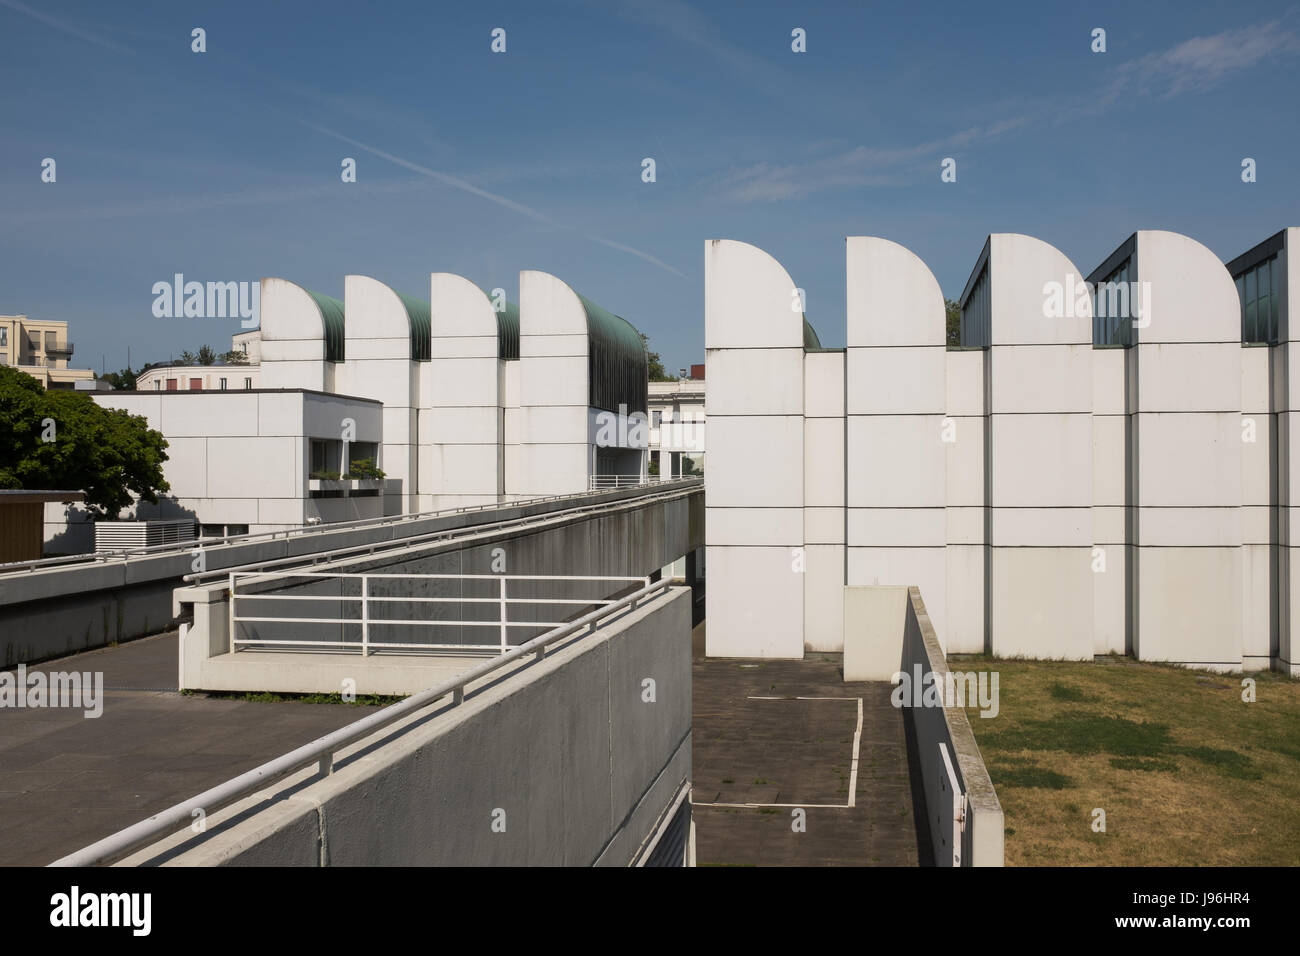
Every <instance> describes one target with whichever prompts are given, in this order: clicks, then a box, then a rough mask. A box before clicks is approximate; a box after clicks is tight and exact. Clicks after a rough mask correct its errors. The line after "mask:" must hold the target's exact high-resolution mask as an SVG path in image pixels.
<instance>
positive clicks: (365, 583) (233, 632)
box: [230, 571, 650, 657]
mask: <svg viewBox="0 0 1300 956" xmlns="http://www.w3.org/2000/svg"><path fill="white" fill-rule="evenodd" d="M277 579H294V580H301V579H306V580H307V581H311V582H321V583H331V582H338V584H339V589H340V590H343V589H344V588H345V587H347V582H354V583H355V585H356V586H357V587H358V588H359V593H358V594H285V593H282V592H265V591H263V592H260V593H253V594H250V593H248V592H247V590H245V591H244V592H243V593H241V592H240V591H239V582H240V581H248V582H251V581H257V582H261V583H267V582H273V581H275V580H277ZM376 581H378V582H383V581H403V582H412V583H414V584H416V585H417V586H418V585H419V584H420V583H421V582H429V583H432V582H435V581H453V582H457V583H466V582H488V581H490V582H493V584H492V586H491V587H490V588H486V589H485V590H491V591H494V592H495V593H494V594H493V595H492V596H491V597H463V596H461V597H428V596H421V595H414V594H411V595H405V594H403V595H392V594H387V595H383V594H375V593H374V592H373V590H372V587H371V582H376ZM511 581H516V582H523V581H527V582H531V583H534V584H545V583H564V584H577V583H586V582H611V583H615V582H616V583H621V584H628V585H630V584H638V585H640V586H641V587H646V586H648V585H649V584H650V579H649V578H648V577H626V576H589V575H547V574H535V575H534V574H343V573H329V572H310V571H235V572H232V573H231V575H230V650H231V652H234V651H236V650H238V649H239V648H240V647H262V648H274V647H293V648H316V649H323V650H329V651H338V650H341V649H349V648H357V649H359V650H360V652H361V655H362V656H363V657H368V656H369V655H370V654H371V652H372V651H376V650H381V651H383V650H403V651H497V652H499V653H501V654H505V653H506V652H507V651H509V650H510V647H511V642H510V629H511V628H520V627H531V628H550V627H561V626H563V625H564V624H565V623H567V622H565V621H537V620H531V621H530V620H510V605H512V604H529V605H568V606H570V607H579V608H583V607H592V606H598V607H605V606H609V605H611V604H617V603H618V600H619V599H617V598H613V599H611V598H605V597H562V598H554V597H512V596H510V595H509V594H508V593H507V587H508V584H509V582H511ZM471 587H472V585H471ZM248 601H315V602H339V603H340V611H342V606H345V605H349V604H352V605H360V611H359V613H360V616H359V617H343V616H339V617H287V616H270V617H266V616H257V615H244V614H239V613H238V612H237V608H236V604H237V603H242V602H248ZM385 604H413V605H425V604H433V605H438V604H458V605H494V610H495V611H496V616H495V617H494V618H492V619H490V620H485V619H479V620H464V619H463V618H464V615H463V614H460V615H457V616H456V617H454V618H433V617H428V618H414V619H412V618H390V617H377V616H375V614H374V613H373V609H374V606H375V605H379V606H381V607H382V606H383V605H385ZM245 623H258V624H272V625H275V624H281V625H294V624H326V625H336V626H342V625H357V626H359V627H360V636H361V639H360V640H327V639H310V638H309V639H299V640H295V639H275V638H264V637H240V636H238V635H239V633H240V629H239V625H240V624H245ZM389 627H417V628H419V627H490V628H494V629H495V630H496V632H497V635H498V639H497V641H496V642H494V643H492V644H469V643H439V642H428V641H375V640H372V639H371V636H370V633H371V629H372V628H381V629H382V628H389ZM244 630H245V631H247V628H245V629H244Z"/></svg>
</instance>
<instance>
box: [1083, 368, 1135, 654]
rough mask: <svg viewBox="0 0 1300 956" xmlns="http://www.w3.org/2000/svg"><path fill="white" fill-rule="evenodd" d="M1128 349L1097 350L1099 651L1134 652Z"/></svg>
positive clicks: (1094, 479)
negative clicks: (1131, 640) (1130, 611)
mask: <svg viewBox="0 0 1300 956" xmlns="http://www.w3.org/2000/svg"><path fill="white" fill-rule="evenodd" d="M1128 352H1129V350H1128V349H1125V348H1122V347H1120V346H1113V347H1100V348H1097V347H1094V348H1093V351H1092V539H1093V547H1094V548H1095V549H1099V550H1095V551H1094V553H1093V578H1092V584H1093V590H1092V598H1093V600H1092V613H1093V624H1092V633H1093V642H1092V649H1093V653H1094V654H1124V653H1129V652H1130V651H1131V648H1130V647H1129V634H1128V610H1127V608H1128V590H1127V586H1126V582H1127V580H1128V562H1129V552H1130V548H1129V545H1128V522H1127V518H1128V504H1129V499H1128V482H1127V480H1126V475H1127V474H1128V424H1129V419H1128V414H1127V408H1128V406H1127V402H1128V388H1127V384H1126V383H1127V380H1128Z"/></svg>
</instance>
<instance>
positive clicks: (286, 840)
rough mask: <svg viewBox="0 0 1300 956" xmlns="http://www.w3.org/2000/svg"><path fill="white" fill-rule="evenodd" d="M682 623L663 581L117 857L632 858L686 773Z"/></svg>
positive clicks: (455, 862)
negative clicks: (569, 633) (327, 765)
mask: <svg viewBox="0 0 1300 956" xmlns="http://www.w3.org/2000/svg"><path fill="white" fill-rule="evenodd" d="M690 620H691V600H690V592H689V590H688V589H686V588H680V587H676V588H670V589H669V590H668V591H667V592H665V593H664V594H663V595H661V596H658V597H656V598H654V599H652V600H650V601H648V602H646V603H645V604H643V605H641V606H640V607H639V608H637V609H636V610H634V611H629V612H628V613H627V614H626V615H624V616H622V617H619V618H618V619H616V620H615V621H612V622H610V623H609V624H607V625H605V626H604V627H602V628H601V629H600V630H599V631H597V632H596V633H595V634H586V635H583V636H580V637H576V638H575V639H574V640H572V641H571V642H569V643H567V644H565V645H564V646H563V647H561V648H559V649H557V650H554V651H553V652H551V653H549V654H548V656H547V657H546V658H545V659H543V660H542V661H540V662H536V661H534V662H533V663H531V664H528V665H527V666H524V667H521V668H519V669H517V670H515V671H513V672H511V673H510V674H509V675H508V676H507V677H505V678H503V679H502V678H497V679H496V680H495V681H493V679H492V677H489V678H488V683H487V684H486V686H482V687H479V688H477V689H475V688H471V689H470V691H469V692H468V693H467V694H466V697H465V701H464V703H463V704H461V705H460V706H452V705H451V704H450V703H446V704H441V705H438V707H436V708H434V709H432V710H426V711H423V712H422V713H420V714H416V715H412V716H410V717H408V718H407V719H406V720H405V721H402V722H400V723H398V724H397V725H394V726H393V727H390V728H387V729H385V730H382V731H380V732H378V733H376V734H375V735H374V736H373V737H370V738H367V739H366V740H364V741H361V742H360V743H358V744H357V745H355V746H354V747H351V748H349V749H348V750H345V751H344V752H343V753H342V754H340V755H339V756H338V757H337V758H336V762H335V770H334V772H333V773H332V774H331V775H329V776H328V777H321V776H319V775H318V774H317V773H315V772H314V771H313V770H304V771H301V772H300V773H299V774H297V775H296V776H294V777H291V778H287V779H286V780H283V781H281V782H280V783H279V784H277V785H275V786H273V787H271V788H268V789H267V790H265V791H262V792H261V793H258V794H255V795H254V796H252V797H250V798H248V799H246V800H244V801H242V802H240V803H237V804H234V805H232V806H230V807H227V808H225V809H224V810H220V811H218V812H216V813H212V814H210V815H208V816H207V819H206V824H207V826H206V831H205V832H204V833H203V834H200V835H197V836H196V835H194V834H192V833H190V832H189V831H185V832H183V833H181V834H179V835H177V836H174V837H171V838H168V839H166V840H163V841H160V842H159V843H158V844H155V845H154V846H152V847H148V848H146V849H144V850H142V851H140V852H138V853H136V854H134V855H133V856H131V857H129V858H127V859H126V860H123V861H122V863H121V864H119V865H158V864H165V865H184V866H210V865H254V866H256V865H276V866H286V865H297V866H330V865H332V866H375V865H384V866H430V865H433V866H443V865H450V866H464V865H475V866H480V865H499V866H510V865H573V866H586V865H614V866H622V865H627V864H629V863H633V862H636V861H637V860H638V859H639V858H640V857H642V856H643V855H644V854H645V853H646V851H647V849H648V845H647V843H646V840H647V837H649V836H650V835H651V834H653V833H654V832H655V831H656V829H657V828H658V825H659V824H660V822H661V819H662V818H663V817H664V815H665V812H666V811H667V810H668V809H669V808H671V807H672V806H673V805H674V803H675V802H676V798H677V797H678V795H679V794H680V793H681V790H682V787H683V786H684V785H685V784H687V783H688V782H689V779H690V771H691V625H690ZM494 676H495V675H494ZM648 680H649V681H653V685H650V684H647V683H646V682H647V681H648ZM651 688H652V689H653V693H651ZM650 697H652V698H653V699H652V700H651V699H648V698H650Z"/></svg>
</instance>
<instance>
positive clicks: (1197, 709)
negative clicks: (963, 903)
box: [950, 655, 1300, 866]
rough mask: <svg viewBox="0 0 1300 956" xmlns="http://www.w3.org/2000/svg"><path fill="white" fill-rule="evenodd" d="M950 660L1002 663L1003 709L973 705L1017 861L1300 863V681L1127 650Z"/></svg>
mask: <svg viewBox="0 0 1300 956" xmlns="http://www.w3.org/2000/svg"><path fill="white" fill-rule="evenodd" d="M950 666H951V667H952V669H953V670H958V671H978V670H982V669H986V668H987V669H989V670H995V671H997V672H998V674H999V675H1000V676H999V696H1000V702H1001V708H1000V712H999V713H998V716H996V717H994V718H981V717H980V716H979V711H978V710H977V709H974V708H971V709H968V710H967V716H968V717H969V718H970V722H971V726H972V727H973V728H974V730H975V739H976V740H977V741H978V743H979V747H980V751H981V752H982V753H983V754H984V761H985V763H986V764H988V768H989V773H990V774H991V775H992V777H993V786H994V787H995V788H996V789H997V793H998V799H999V800H1001V802H1002V809H1003V812H1004V813H1005V816H1006V828H1007V830H1006V862H1007V864H1008V865H1009V866H1080V865H1083V866H1088V865H1096V866H1120V865H1136V866H1171V865H1184V866H1195V865H1211V866H1230V865H1231V866H1255V865H1265V864H1270V865H1290V866H1300V681H1297V680H1292V679H1289V678H1286V677H1283V676H1282V675H1280V674H1276V673H1272V672H1262V673H1257V674H1250V675H1240V674H1238V675H1235V676H1234V675H1225V674H1209V673H1205V672H1203V671H1193V670H1186V669H1184V668H1178V667H1170V666H1165V665H1161V664H1145V663H1139V662H1137V661H1134V660H1130V659H1128V658H1124V657H1112V658H1105V659H1098V660H1096V661H1094V662H1092V663H1073V662H1056V661H1022V660H996V659H993V658H987V657H979V656H970V655H961V656H955V657H954V658H952V659H951V660H950ZM1243 676H1249V677H1251V678H1253V679H1254V680H1255V681H1256V688H1255V698H1256V699H1255V702H1254V703H1245V702H1243V701H1242V691H1243V688H1242V683H1241V682H1242V678H1243ZM1096 807H1100V808H1102V809H1103V810H1105V812H1106V820H1105V822H1106V832H1104V833H1096V832H1093V829H1092V822H1093V810H1094V808H1096Z"/></svg>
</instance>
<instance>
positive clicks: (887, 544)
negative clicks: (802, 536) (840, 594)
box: [844, 236, 948, 643]
mask: <svg viewBox="0 0 1300 956" xmlns="http://www.w3.org/2000/svg"><path fill="white" fill-rule="evenodd" d="M847 264H848V299H847V306H848V338H847V340H846V341H847V344H848V347H847V350H846V366H847V377H846V384H845V404H844V412H845V415H846V423H847V427H846V432H845V434H846V438H845V465H846V469H847V482H846V485H847V489H848V490H847V500H846V502H845V504H846V507H847V525H846V527H847V531H846V538H845V542H846V545H847V549H848V571H847V582H846V583H847V584H849V585H903V586H917V587H919V588H920V589H921V595H922V597H923V598H924V600H925V603H926V606H927V607H928V608H929V610H930V615H931V618H932V620H933V621H934V625H935V628H936V631H937V632H938V635H939V640H940V642H941V643H943V642H944V641H945V640H946V635H947V631H948V628H947V606H948V601H947V557H946V554H945V547H946V544H947V519H946V514H945V508H946V505H947V494H946V482H945V473H946V463H945V459H946V455H947V452H946V445H945V443H944V429H943V425H944V416H945V411H946V404H947V396H946V379H947V355H946V351H945V344H944V343H945V334H946V333H945V311H944V302H943V292H942V291H941V290H940V288H939V283H938V282H937V281H935V278H934V276H933V274H931V272H930V270H929V269H928V268H927V267H926V265H925V263H924V262H922V261H921V260H920V259H919V258H918V257H917V256H916V255H915V254H914V253H912V252H911V251H909V250H908V249H905V248H904V247H902V246H900V245H898V244H897V243H894V242H890V241H889V240H887V239H878V238H872V237H858V236H855V237H850V238H849V239H848V244H847Z"/></svg>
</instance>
